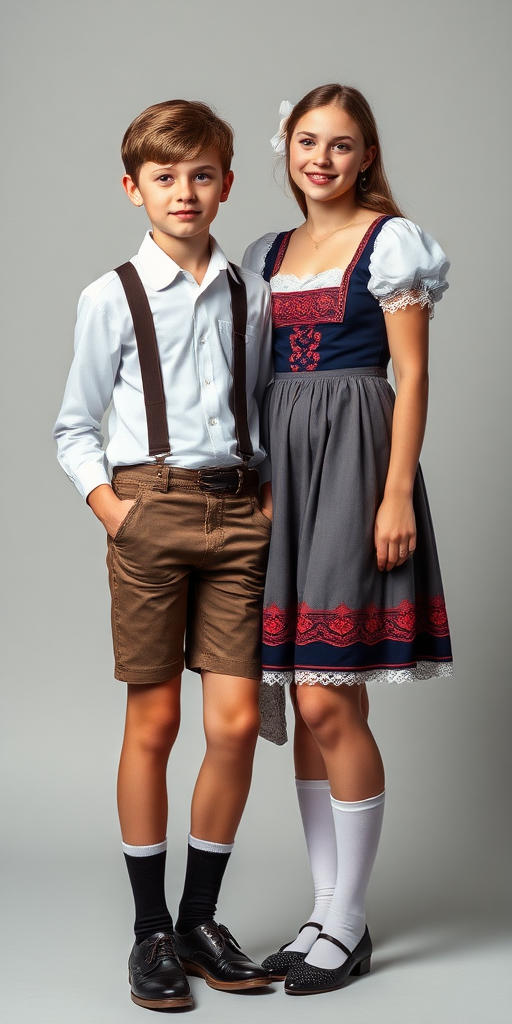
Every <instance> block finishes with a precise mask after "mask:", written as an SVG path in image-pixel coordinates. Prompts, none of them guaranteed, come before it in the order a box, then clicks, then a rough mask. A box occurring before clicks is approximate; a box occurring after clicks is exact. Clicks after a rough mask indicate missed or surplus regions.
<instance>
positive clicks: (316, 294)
mask: <svg viewBox="0 0 512 1024" xmlns="http://www.w3.org/2000/svg"><path fill="white" fill-rule="evenodd" d="M384 216H385V215H384V214H381V215H380V216H379V217H376V219H375V220H374V221H373V223H372V224H370V226H369V228H368V230H367V231H366V232H365V234H364V235H363V237H362V239H361V241H360V242H359V245H358V247H357V249H356V251H355V253H354V255H353V257H352V259H351V261H350V263H349V265H348V267H347V269H346V270H345V272H344V274H343V277H342V279H341V284H340V286H339V288H318V289H315V290H313V291H307V292H273V293H272V322H273V324H274V327H294V328H297V327H298V326H299V325H306V324H309V325H315V324H321V323H324V324H326V323H333V324H334V323H343V319H344V317H345V306H346V302H347V294H348V287H349V284H350V278H351V276H352V271H353V270H354V267H355V266H356V263H358V262H359V260H360V258H361V256H362V254H363V250H364V249H365V248H366V245H367V244H368V241H369V239H370V237H371V235H372V234H373V232H374V231H375V228H376V227H377V226H378V225H379V224H380V222H381V220H383V218H384ZM292 234H293V232H292V231H289V232H288V234H287V235H285V237H284V238H283V240H282V242H281V245H280V246H279V251H278V254H277V257H276V262H275V264H274V269H273V272H272V277H274V276H275V274H277V273H278V271H279V268H280V266H281V263H282V262H283V259H284V254H285V252H286V249H287V246H288V242H289V241H290V236H291V235H292Z"/></svg>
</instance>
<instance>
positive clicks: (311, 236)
mask: <svg viewBox="0 0 512 1024" xmlns="http://www.w3.org/2000/svg"><path fill="white" fill-rule="evenodd" d="M358 216H359V210H358V211H357V213H355V214H354V216H353V217H352V220H349V221H348V223H347V224H342V226H341V228H335V229H334V231H331V233H330V234H329V235H324V237H323V238H319V239H318V242H316V241H315V239H314V238H313V235H310V234H309V231H308V229H307V227H306V225H305V224H304V227H305V228H306V234H307V235H308V236H309V238H310V239H311V241H312V242H313V245H314V247H315V249H318V246H319V245H321V244H322V242H326V241H327V239H328V238H332V236H333V235H335V234H336V233H337V232H338V231H344V230H345V228H349V227H350V225H351V224H353V223H354V221H355V219H356V217H358Z"/></svg>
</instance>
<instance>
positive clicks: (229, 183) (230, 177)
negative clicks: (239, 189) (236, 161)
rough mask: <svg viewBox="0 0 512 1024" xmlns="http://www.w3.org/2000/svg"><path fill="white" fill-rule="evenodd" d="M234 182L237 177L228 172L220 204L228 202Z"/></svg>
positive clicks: (223, 184) (223, 183)
mask: <svg viewBox="0 0 512 1024" xmlns="http://www.w3.org/2000/svg"><path fill="white" fill-rule="evenodd" d="M234 180H235V175H234V174H233V171H228V173H227V174H226V177H225V178H224V181H223V182H222V192H221V194H220V202H221V203H225V202H226V199H227V198H228V196H229V193H230V192H231V186H232V184H233V182H234ZM132 202H133V200H132Z"/></svg>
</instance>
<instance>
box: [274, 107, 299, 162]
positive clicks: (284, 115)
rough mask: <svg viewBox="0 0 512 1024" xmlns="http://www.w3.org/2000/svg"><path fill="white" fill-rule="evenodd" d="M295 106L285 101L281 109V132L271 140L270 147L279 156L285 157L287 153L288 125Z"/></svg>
mask: <svg viewBox="0 0 512 1024" xmlns="http://www.w3.org/2000/svg"><path fill="white" fill-rule="evenodd" d="M294 106H295V104H294V103H290V100H283V102H282V103H281V106H280V107H279V116H280V118H281V120H280V122H279V131H278V132H277V134H276V135H273V136H272V138H271V140H270V145H271V146H272V149H273V150H274V153H277V154H278V155H279V156H283V154H284V153H285V151H286V141H285V140H286V123H287V121H288V118H289V116H290V114H291V112H292V110H293V108H294Z"/></svg>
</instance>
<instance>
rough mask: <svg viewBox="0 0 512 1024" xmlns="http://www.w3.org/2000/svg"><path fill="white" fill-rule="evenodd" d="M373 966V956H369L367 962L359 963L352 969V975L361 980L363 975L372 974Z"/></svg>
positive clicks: (361, 961)
mask: <svg viewBox="0 0 512 1024" xmlns="http://www.w3.org/2000/svg"><path fill="white" fill-rule="evenodd" d="M371 964H372V958H371V956H367V957H366V960H360V961H359V963H358V964H356V966H355V967H353V968H352V970H351V972H350V973H351V974H353V975H354V976H355V977H356V978H360V977H361V976H362V975H363V974H369V973H370V969H371Z"/></svg>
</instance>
